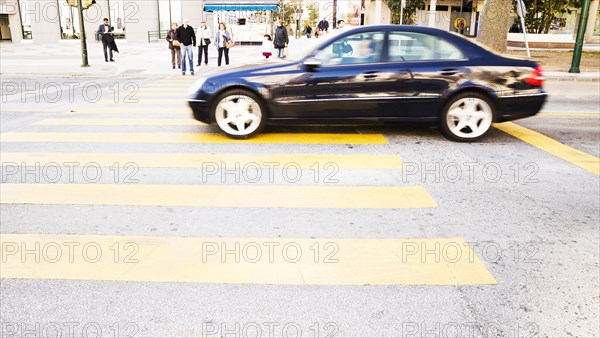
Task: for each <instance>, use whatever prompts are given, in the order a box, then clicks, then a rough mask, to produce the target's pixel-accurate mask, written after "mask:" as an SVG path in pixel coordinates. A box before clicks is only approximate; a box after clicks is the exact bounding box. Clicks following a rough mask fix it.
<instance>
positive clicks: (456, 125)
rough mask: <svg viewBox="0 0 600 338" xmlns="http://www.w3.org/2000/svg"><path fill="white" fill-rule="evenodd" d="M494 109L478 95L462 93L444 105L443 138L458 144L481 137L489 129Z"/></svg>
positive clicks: (486, 100)
mask: <svg viewBox="0 0 600 338" xmlns="http://www.w3.org/2000/svg"><path fill="white" fill-rule="evenodd" d="M493 119H494V108H493V105H492V104H491V103H490V101H489V100H488V99H487V98H486V97H485V96H483V95H481V94H478V93H472V92H471V93H464V94H460V95H457V96H456V97H454V98H452V100H450V102H448V104H446V106H445V108H444V111H443V114H442V121H441V129H442V133H443V134H444V136H446V137H447V138H448V139H450V140H453V141H458V142H472V141H476V140H478V139H480V138H481V137H483V136H484V135H485V134H486V133H487V132H488V131H489V130H490V128H491V126H492V121H493Z"/></svg>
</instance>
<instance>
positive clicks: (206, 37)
mask: <svg viewBox="0 0 600 338" xmlns="http://www.w3.org/2000/svg"><path fill="white" fill-rule="evenodd" d="M198 35H199V37H198V38H199V39H200V41H199V43H198V64H197V65H196V66H198V67H200V65H201V64H202V53H204V65H205V66H208V45H210V43H211V41H210V39H211V38H212V32H211V31H210V28H208V27H207V26H206V21H205V20H202V23H200V27H198Z"/></svg>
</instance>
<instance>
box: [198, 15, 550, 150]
mask: <svg viewBox="0 0 600 338" xmlns="http://www.w3.org/2000/svg"><path fill="white" fill-rule="evenodd" d="M542 83H543V78H542V73H541V69H540V67H539V65H537V64H536V63H535V62H532V61H526V60H515V59H508V58H505V57H502V56H499V55H497V54H494V53H493V52H491V51H489V50H488V49H486V48H485V47H482V46H480V45H478V44H475V43H473V42H471V41H469V40H467V39H466V38H463V37H462V36H460V35H457V34H454V33H449V32H446V31H442V30H438V29H434V28H429V27H418V26H392V25H388V26H363V27H359V28H355V29H351V30H347V31H344V32H343V33H341V34H337V35H336V36H334V37H331V38H330V39H328V40H327V41H325V42H323V43H322V44H320V45H319V46H318V47H317V48H316V49H314V50H313V51H311V52H310V53H308V54H307V55H306V56H305V57H303V58H301V59H300V60H299V61H297V62H293V63H285V64H276V65H269V66H263V67H258V68H249V69H243V70H238V71H232V72H228V73H221V74H217V75H214V76H211V77H208V78H201V79H198V81H197V82H196V83H195V85H194V87H193V88H192V90H191V93H192V94H191V96H190V97H189V99H188V103H189V105H190V107H191V108H192V111H193V113H194V118H195V119H197V120H199V121H202V122H205V123H216V124H217V126H218V127H219V129H220V130H221V131H222V132H223V133H225V134H226V135H228V136H230V137H233V138H240V139H243V138H247V137H250V136H252V135H253V134H256V133H258V132H260V130H261V129H262V128H263V127H264V126H265V125H266V124H267V123H275V122H292V121H295V122H308V123H362V122H376V123H396V122H411V123H415V122H425V123H429V124H437V125H439V127H440V129H441V131H442V133H443V134H444V135H445V136H446V137H447V138H449V139H451V140H455V141H473V140H476V139H479V138H480V137H482V136H483V135H484V134H485V133H486V132H487V131H488V130H489V129H490V127H491V124H492V122H501V121H507V120H514V119H518V118H523V117H528V116H533V115H535V114H537V113H538V112H539V110H540V109H541V107H542V105H543V103H544V101H545V100H546V93H545V92H544V91H543V90H542Z"/></svg>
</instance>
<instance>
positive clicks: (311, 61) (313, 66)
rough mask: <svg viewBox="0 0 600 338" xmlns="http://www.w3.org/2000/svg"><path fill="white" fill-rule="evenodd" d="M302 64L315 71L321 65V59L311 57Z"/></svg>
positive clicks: (310, 70)
mask: <svg viewBox="0 0 600 338" xmlns="http://www.w3.org/2000/svg"><path fill="white" fill-rule="evenodd" d="M302 65H303V66H304V68H306V70H308V71H309V72H314V71H315V70H316V69H317V68H319V67H321V61H319V60H317V59H315V58H309V59H307V60H305V61H304V62H303V63H302Z"/></svg>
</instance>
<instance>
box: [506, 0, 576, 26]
mask: <svg viewBox="0 0 600 338" xmlns="http://www.w3.org/2000/svg"><path fill="white" fill-rule="evenodd" d="M523 2H524V3H525V10H526V11H527V15H525V26H526V27H527V32H529V33H537V34H547V33H548V31H549V30H550V26H551V25H552V21H553V20H554V18H555V17H556V15H558V14H562V13H570V12H571V10H572V9H573V8H581V0H523ZM513 9H514V10H515V12H516V10H517V2H516V1H515V2H514V3H513Z"/></svg>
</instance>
